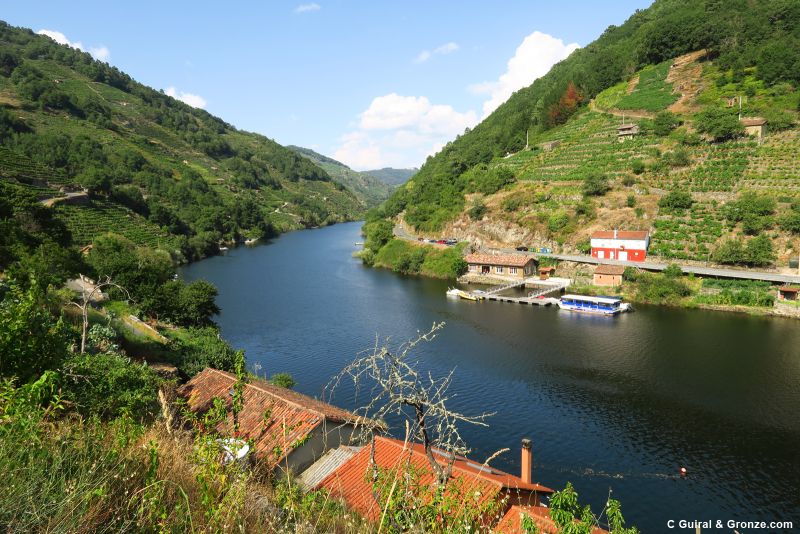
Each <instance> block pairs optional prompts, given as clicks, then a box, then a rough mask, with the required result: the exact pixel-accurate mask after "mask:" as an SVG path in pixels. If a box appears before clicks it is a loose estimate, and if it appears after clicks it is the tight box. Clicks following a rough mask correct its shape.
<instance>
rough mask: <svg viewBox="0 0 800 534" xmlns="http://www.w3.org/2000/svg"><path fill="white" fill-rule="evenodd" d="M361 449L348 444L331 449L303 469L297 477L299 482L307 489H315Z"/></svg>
mask: <svg viewBox="0 0 800 534" xmlns="http://www.w3.org/2000/svg"><path fill="white" fill-rule="evenodd" d="M360 450H361V447H350V446H348V445H343V446H341V447H339V448H338V449H331V450H329V451H328V452H326V453H325V454H323V455H322V457H321V458H320V459H319V460H317V461H316V462H314V463H313V464H311V467H309V468H308V469H306V470H305V471H303V473H302V474H301V475H300V476H299V477H298V478H297V482H298V483H299V484H300V485H301V486H302V487H303V489H304V490H305V491H309V490H312V489H314V488H315V487H317V485H319V483H320V482H322V481H323V480H324V479H325V477H327V476H328V475H330V474H331V473H333V472H334V471H335V470H336V469H338V468H339V466H341V465H342V464H343V463H345V462H346V461H347V460H349V459H350V458H352V457H353V456H355V455H356V453H358V451H360Z"/></svg>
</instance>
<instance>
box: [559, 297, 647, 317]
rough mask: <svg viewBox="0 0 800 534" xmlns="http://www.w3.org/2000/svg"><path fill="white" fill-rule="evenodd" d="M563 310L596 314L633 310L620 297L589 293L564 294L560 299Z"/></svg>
mask: <svg viewBox="0 0 800 534" xmlns="http://www.w3.org/2000/svg"><path fill="white" fill-rule="evenodd" d="M558 307H559V308H561V309H562V310H567V311H573V312H579V313H590V314H594V315H617V314H619V313H622V312H626V311H631V310H632V308H631V305H630V304H628V303H627V302H622V299H621V298H620V297H605V296H603V297H590V296H588V295H563V296H562V297H561V298H560V299H559V301H558Z"/></svg>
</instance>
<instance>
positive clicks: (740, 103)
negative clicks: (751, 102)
mask: <svg viewBox="0 0 800 534" xmlns="http://www.w3.org/2000/svg"><path fill="white" fill-rule="evenodd" d="M739 120H742V95H739Z"/></svg>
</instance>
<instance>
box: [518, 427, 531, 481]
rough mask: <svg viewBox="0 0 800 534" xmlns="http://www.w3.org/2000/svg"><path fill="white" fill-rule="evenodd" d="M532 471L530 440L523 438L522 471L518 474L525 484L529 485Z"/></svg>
mask: <svg viewBox="0 0 800 534" xmlns="http://www.w3.org/2000/svg"><path fill="white" fill-rule="evenodd" d="M532 471H533V449H532V448H531V440H529V439H528V438H524V439H523V440H522V469H521V472H520V478H521V479H522V481H523V482H525V483H526V484H530V483H531V481H532Z"/></svg>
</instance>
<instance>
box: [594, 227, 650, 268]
mask: <svg viewBox="0 0 800 534" xmlns="http://www.w3.org/2000/svg"><path fill="white" fill-rule="evenodd" d="M591 245H592V257H593V258H598V259H601V260H620V261H644V260H645V259H646V258H647V248H648V247H649V246H650V234H649V233H648V232H646V231H639V230H636V231H626V230H608V231H604V232H595V233H594V234H592V239H591Z"/></svg>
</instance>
